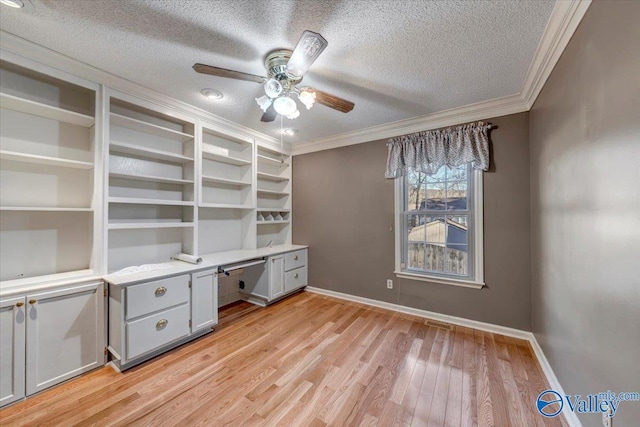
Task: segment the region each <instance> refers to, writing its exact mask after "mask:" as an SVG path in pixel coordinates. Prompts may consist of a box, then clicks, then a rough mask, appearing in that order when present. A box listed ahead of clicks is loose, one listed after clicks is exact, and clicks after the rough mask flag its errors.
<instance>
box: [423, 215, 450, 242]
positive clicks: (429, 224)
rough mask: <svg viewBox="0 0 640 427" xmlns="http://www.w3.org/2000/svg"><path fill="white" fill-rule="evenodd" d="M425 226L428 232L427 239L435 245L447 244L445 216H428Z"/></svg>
mask: <svg viewBox="0 0 640 427" xmlns="http://www.w3.org/2000/svg"><path fill="white" fill-rule="evenodd" d="M425 218H426V223H425V225H423V228H424V230H425V233H426V239H425V241H426V242H427V243H433V244H435V245H440V246H445V243H446V241H447V240H446V239H447V231H446V229H445V223H444V216H428V217H425Z"/></svg>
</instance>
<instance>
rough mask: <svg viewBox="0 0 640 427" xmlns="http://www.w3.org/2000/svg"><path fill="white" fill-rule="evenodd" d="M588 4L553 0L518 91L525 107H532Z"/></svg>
mask: <svg viewBox="0 0 640 427" xmlns="http://www.w3.org/2000/svg"><path fill="white" fill-rule="evenodd" d="M590 5H591V0H570V1H556V4H555V5H554V6H553V10H552V12H551V16H550V17H549V22H548V23H547V27H546V28H545V30H544V33H543V34H542V38H541V39H540V44H539V45H538V49H537V50H536V53H535V55H534V56H533V60H532V61H531V65H530V66H529V71H528V72H527V77H526V79H525V81H524V84H523V86H522V90H521V91H520V96H521V98H522V99H523V100H524V101H525V102H526V104H527V110H530V109H531V108H532V107H533V104H534V103H535V102H536V99H537V98H538V95H539V94H540V91H541V90H542V88H543V87H544V84H545V83H546V81H547V79H548V78H549V75H550V74H551V72H552V71H553V68H554V67H555V66H556V63H557V62H558V59H560V56H561V55H562V52H564V49H565V48H566V47H567V44H569V40H571V37H572V36H573V33H574V32H575V31H576V29H577V28H578V25H579V24H580V21H582V18H583V17H584V14H585V13H586V12H587V9H588V8H589V6H590Z"/></svg>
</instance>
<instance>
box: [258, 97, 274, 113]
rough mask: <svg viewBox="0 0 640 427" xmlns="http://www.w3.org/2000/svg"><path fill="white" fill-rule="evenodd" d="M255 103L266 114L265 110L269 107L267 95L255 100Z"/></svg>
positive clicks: (269, 101) (269, 100)
mask: <svg viewBox="0 0 640 427" xmlns="http://www.w3.org/2000/svg"><path fill="white" fill-rule="evenodd" d="M256 103H257V104H258V105H259V106H260V109H261V110H262V111H264V112H266V111H267V108H269V106H270V105H271V98H269V97H268V96H267V95H262V96H261V97H260V98H256Z"/></svg>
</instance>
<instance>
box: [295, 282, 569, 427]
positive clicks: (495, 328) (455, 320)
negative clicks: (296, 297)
mask: <svg viewBox="0 0 640 427" xmlns="http://www.w3.org/2000/svg"><path fill="white" fill-rule="evenodd" d="M305 290H306V291H307V292H313V293H316V294H321V295H327V296H330V297H334V298H339V299H343V300H346V301H351V302H358V303H361V304H365V305H370V306H372V307H378V308H384V309H387V310H391V311H397V312H399V313H405V314H411V315H414V316H418V317H423V318H425V319H431V320H437V321H441V322H447V323H452V324H454V325H458V326H465V327H468V328H473V329H478V330H481V331H485V332H491V333H494V334H499V335H504V336H508V337H513V338H518V339H522V340H526V341H529V343H530V344H531V347H532V348H533V353H534V354H535V356H536V358H537V359H538V362H539V363H540V367H541V368H542V372H543V373H544V375H545V377H546V378H547V381H548V382H549V385H550V386H551V388H552V389H553V390H556V391H557V392H558V393H560V394H561V395H562V396H564V395H565V393H564V389H563V388H562V386H561V385H560V382H559V381H558V377H556V374H555V373H554V372H553V369H551V365H550V364H549V361H548V360H547V357H546V356H545V355H544V352H543V351H542V347H540V344H538V341H537V340H536V337H535V335H534V334H533V333H532V332H529V331H523V330H521V329H515V328H509V327H506V326H500V325H494V324H492V323H485V322H480V321H478V320H471V319H465V318H463V317H456V316H449V315H447V314H442V313H436V312H434V311H428V310H421V309H419V308H413V307H407V306H404V305H399V304H393V303H390V302H384V301H378V300H374V299H371V298H365V297H359V296H355V295H349V294H345V293H342V292H336V291H330V290H327V289H321V288H316V287H313V286H307V287H306V288H305ZM563 415H564V418H565V420H566V421H567V423H568V424H569V426H571V427H582V424H581V423H580V420H579V419H578V417H577V416H576V414H575V413H574V412H571V411H570V410H563Z"/></svg>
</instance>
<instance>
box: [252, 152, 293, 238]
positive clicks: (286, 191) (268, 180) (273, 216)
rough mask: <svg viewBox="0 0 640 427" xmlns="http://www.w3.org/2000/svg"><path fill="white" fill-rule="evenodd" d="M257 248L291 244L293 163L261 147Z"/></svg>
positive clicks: (257, 156) (257, 186) (282, 155)
mask: <svg viewBox="0 0 640 427" xmlns="http://www.w3.org/2000/svg"><path fill="white" fill-rule="evenodd" d="M256 164H257V171H256V179H257V184H256V195H257V209H256V211H257V212H256V224H257V227H256V245H257V247H259V248H261V247H265V246H268V245H270V244H272V245H279V244H285V243H289V242H291V159H290V156H288V155H286V154H284V153H279V152H277V151H275V150H272V149H267V148H265V147H259V148H258V150H257V155H256Z"/></svg>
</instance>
